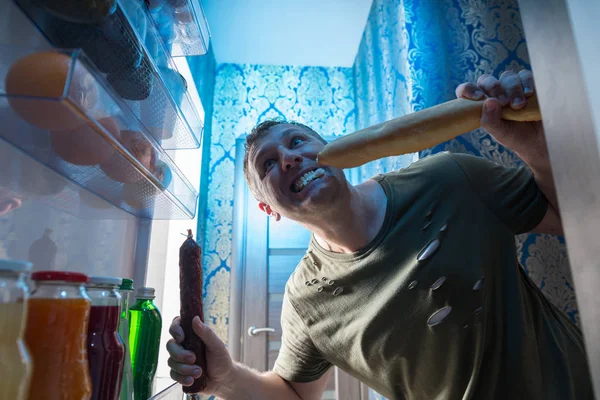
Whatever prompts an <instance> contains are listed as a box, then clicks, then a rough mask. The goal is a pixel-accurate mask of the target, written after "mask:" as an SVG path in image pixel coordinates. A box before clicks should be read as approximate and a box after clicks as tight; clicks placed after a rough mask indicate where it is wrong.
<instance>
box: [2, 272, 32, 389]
mask: <svg viewBox="0 0 600 400" xmlns="http://www.w3.org/2000/svg"><path fill="white" fill-rule="evenodd" d="M30 270H31V264H30V263H28V262H24V261H12V260H0V381H2V383H1V384H0V399H1V400H4V399H7V400H8V399H11V400H13V399H14V400H25V399H27V396H28V394H29V382H30V378H31V369H32V365H31V358H30V357H29V352H28V351H27V348H26V347H25V343H24V342H23V331H24V329H25V320H26V318H27V298H28V297H29V289H28V288H27V284H26V283H25V274H26V273H27V272H29V271H30Z"/></svg>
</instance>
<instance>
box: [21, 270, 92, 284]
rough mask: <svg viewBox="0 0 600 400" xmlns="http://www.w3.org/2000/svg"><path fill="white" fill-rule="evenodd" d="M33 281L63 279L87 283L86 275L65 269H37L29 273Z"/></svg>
mask: <svg viewBox="0 0 600 400" xmlns="http://www.w3.org/2000/svg"><path fill="white" fill-rule="evenodd" d="M31 279H32V280H34V281H63V282H72V283H87V281H88V280H89V278H88V276H87V275H85V274H82V273H79V272H67V271H38V272H34V273H33V274H31Z"/></svg>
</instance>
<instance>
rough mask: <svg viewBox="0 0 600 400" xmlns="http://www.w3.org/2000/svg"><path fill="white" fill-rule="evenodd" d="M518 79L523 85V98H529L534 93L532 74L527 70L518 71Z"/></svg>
mask: <svg viewBox="0 0 600 400" xmlns="http://www.w3.org/2000/svg"><path fill="white" fill-rule="evenodd" d="M519 78H520V79H521V83H522V84H523V92H524V93H525V96H527V97H529V96H532V95H533V93H535V83H534V81H533V73H532V72H531V71H529V70H528V69H522V70H520V71H519Z"/></svg>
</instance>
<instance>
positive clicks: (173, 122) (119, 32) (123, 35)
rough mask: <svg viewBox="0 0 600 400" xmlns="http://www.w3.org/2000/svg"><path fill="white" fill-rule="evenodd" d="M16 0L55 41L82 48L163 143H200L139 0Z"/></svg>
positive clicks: (183, 92)
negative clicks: (43, 0)
mask: <svg viewBox="0 0 600 400" xmlns="http://www.w3.org/2000/svg"><path fill="white" fill-rule="evenodd" d="M14 1H15V2H16V4H17V5H18V6H19V7H20V8H21V9H22V10H23V11H24V12H25V14H26V15H27V16H28V17H29V19H30V20H31V21H32V22H33V23H34V24H35V25H36V27H37V28H38V29H39V30H40V31H41V32H42V33H43V34H44V35H45V36H46V37H47V38H48V40H49V41H50V42H51V43H52V44H53V45H54V46H55V47H57V48H64V49H66V48H68V49H82V50H83V52H84V53H85V54H86V56H87V57H88V59H89V60H91V61H92V63H93V64H94V65H95V66H96V68H97V69H98V70H99V72H100V73H102V75H104V76H105V77H106V80H107V81H108V83H109V85H110V86H111V87H112V89H113V90H114V92H115V93H116V94H117V95H118V96H119V97H121V98H122V99H123V100H125V101H126V102H127V103H128V104H129V106H130V108H131V110H132V112H133V113H134V114H135V115H136V117H137V118H138V119H139V120H140V121H141V123H142V124H143V125H144V126H145V127H146V129H147V131H148V132H149V133H150V135H152V136H153V137H154V138H155V139H156V141H157V142H158V143H159V144H160V146H161V147H163V148H164V149H167V150H176V149H193V148H198V147H199V146H200V143H201V136H202V131H203V124H202V120H201V119H200V117H199V116H198V112H197V110H196V108H195V106H194V105H193V102H192V99H191V97H190V95H189V93H188V92H187V84H186V81H185V79H184V78H183V76H182V75H181V74H180V73H179V71H178V70H177V67H176V65H175V63H174V62H173V60H172V59H171V57H170V56H169V54H168V52H167V50H166V48H165V46H164V43H163V41H162V39H161V37H160V35H159V33H158V31H157V29H156V26H155V24H154V22H153V21H152V18H151V17H150V15H149V11H148V10H147V8H146V6H145V5H144V3H143V1H141V0H122V1H118V2H117V1H116V0H103V1H95V2H89V1H52V2H40V1H36V0H14ZM91 3H93V4H95V5H96V7H95V8H94V7H91V6H90V4H91Z"/></svg>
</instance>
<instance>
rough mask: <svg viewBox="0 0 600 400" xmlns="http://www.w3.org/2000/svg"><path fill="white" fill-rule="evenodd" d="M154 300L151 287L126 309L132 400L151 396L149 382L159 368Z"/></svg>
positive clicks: (158, 320)
mask: <svg viewBox="0 0 600 400" xmlns="http://www.w3.org/2000/svg"><path fill="white" fill-rule="evenodd" d="M154 297H155V296H154V289H153V288H149V287H143V288H139V289H138V291H137V296H136V302H135V304H134V305H133V306H131V307H130V308H129V350H130V351H131V368H132V370H133V387H134V395H135V400H148V399H149V398H150V397H152V383H153V379H154V374H155V373H156V368H157V366H158V350H159V347H160V332H161V329H162V318H161V316H160V311H159V310H158V308H157V307H156V305H155V304H154V303H153V302H152V300H153V299H154Z"/></svg>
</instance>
